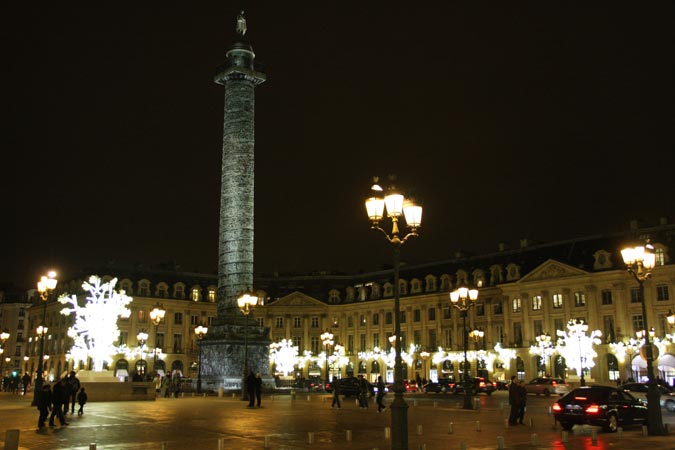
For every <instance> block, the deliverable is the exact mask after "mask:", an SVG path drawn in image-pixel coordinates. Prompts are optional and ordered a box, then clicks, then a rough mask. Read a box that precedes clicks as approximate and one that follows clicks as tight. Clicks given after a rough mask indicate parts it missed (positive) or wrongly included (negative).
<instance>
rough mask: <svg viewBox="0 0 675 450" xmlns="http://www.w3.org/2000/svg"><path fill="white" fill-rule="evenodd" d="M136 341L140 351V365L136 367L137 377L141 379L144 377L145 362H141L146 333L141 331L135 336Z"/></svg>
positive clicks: (146, 339)
mask: <svg viewBox="0 0 675 450" xmlns="http://www.w3.org/2000/svg"><path fill="white" fill-rule="evenodd" d="M136 340H137V341H138V348H139V350H140V351H141V364H140V365H139V366H138V367H139V369H140V372H141V373H139V375H140V376H141V377H143V376H145V361H144V360H143V346H144V345H145V343H146V342H147V341H148V333H146V332H145V331H141V332H139V333H138V334H137V335H136Z"/></svg>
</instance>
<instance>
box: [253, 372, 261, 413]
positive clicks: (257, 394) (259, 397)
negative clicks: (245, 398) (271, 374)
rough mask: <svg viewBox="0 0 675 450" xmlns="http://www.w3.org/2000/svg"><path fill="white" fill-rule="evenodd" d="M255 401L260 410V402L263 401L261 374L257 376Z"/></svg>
mask: <svg viewBox="0 0 675 450" xmlns="http://www.w3.org/2000/svg"><path fill="white" fill-rule="evenodd" d="M255 399H256V402H257V404H258V408H260V400H261V399H262V376H261V375H260V372H258V373H256V374H255Z"/></svg>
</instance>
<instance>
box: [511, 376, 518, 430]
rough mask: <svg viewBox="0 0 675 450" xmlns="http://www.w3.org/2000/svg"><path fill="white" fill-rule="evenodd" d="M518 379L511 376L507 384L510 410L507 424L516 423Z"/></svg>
mask: <svg viewBox="0 0 675 450" xmlns="http://www.w3.org/2000/svg"><path fill="white" fill-rule="evenodd" d="M518 402H519V399H518V381H517V380H516V376H515V375H512V376H511V383H510V384H509V405H511V412H510V413H509V425H517V424H518V413H519V412H520V410H519V409H518Z"/></svg>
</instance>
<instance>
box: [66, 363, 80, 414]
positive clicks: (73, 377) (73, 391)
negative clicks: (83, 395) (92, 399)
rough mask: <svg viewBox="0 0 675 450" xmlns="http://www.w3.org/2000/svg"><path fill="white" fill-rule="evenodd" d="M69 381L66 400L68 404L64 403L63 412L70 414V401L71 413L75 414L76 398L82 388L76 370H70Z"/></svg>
mask: <svg viewBox="0 0 675 450" xmlns="http://www.w3.org/2000/svg"><path fill="white" fill-rule="evenodd" d="M66 380H67V381H68V386H67V389H68V400H69V401H68V400H67V401H66V404H65V405H63V406H64V408H63V414H64V415H66V414H68V403H70V404H71V405H70V413H71V414H75V400H77V393H78V392H79V390H80V380H78V379H77V374H76V373H75V371H74V370H72V371H71V372H70V374H69V375H68V377H67V378H66Z"/></svg>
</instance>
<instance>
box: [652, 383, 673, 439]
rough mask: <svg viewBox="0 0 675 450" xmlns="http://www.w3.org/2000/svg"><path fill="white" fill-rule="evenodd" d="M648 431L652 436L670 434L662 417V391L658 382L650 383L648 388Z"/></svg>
mask: <svg viewBox="0 0 675 450" xmlns="http://www.w3.org/2000/svg"><path fill="white" fill-rule="evenodd" d="M647 431H648V432H649V435H650V436H665V435H666V434H668V433H667V432H666V429H665V427H664V426H663V418H662V417H661V393H660V392H659V387H658V385H657V384H656V383H653V382H652V383H650V384H649V388H648V390H647Z"/></svg>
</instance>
